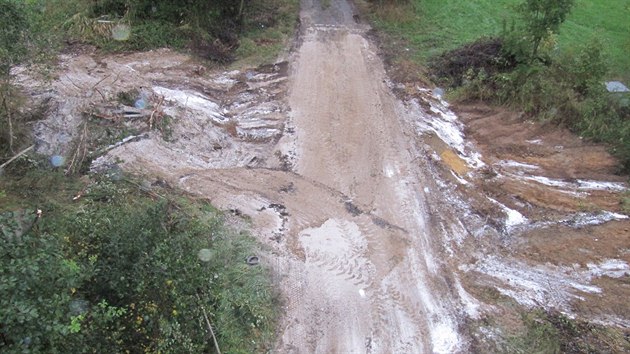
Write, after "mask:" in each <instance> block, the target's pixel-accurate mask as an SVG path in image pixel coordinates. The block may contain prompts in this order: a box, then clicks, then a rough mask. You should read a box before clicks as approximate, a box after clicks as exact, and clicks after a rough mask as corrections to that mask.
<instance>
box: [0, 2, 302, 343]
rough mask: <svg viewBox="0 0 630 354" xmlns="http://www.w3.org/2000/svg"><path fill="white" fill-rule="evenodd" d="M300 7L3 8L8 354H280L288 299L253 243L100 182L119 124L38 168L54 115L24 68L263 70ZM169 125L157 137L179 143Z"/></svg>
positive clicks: (183, 198) (0, 305) (205, 217)
mask: <svg viewBox="0 0 630 354" xmlns="http://www.w3.org/2000/svg"><path fill="white" fill-rule="evenodd" d="M297 5H298V2H297V1H296V0H244V1H212V2H208V1H186V2H183V1H182V2H180V1H161V0H156V1H149V0H96V1H92V0H72V1H61V0H45V1H44V0H24V1H19V0H0V22H1V23H2V24H3V25H2V28H0V127H1V129H0V165H1V166H0V253H1V254H0V352H9V353H18V352H20V353H22V352H29V353H55V352H68V353H74V352H95V353H97V352H134V353H135V352H163V353H210V352H218V350H219V348H220V349H221V351H223V352H226V353H253V352H266V351H268V350H269V349H270V345H271V343H272V342H273V332H274V329H275V318H276V317H275V316H276V309H277V304H276V301H277V297H276V295H275V293H274V291H273V288H272V284H271V282H270V275H269V273H268V270H267V269H266V268H265V267H263V266H260V265H250V264H248V263H247V259H248V257H250V256H258V255H259V254H260V253H261V252H263V251H261V249H260V247H259V245H258V244H257V243H256V242H255V240H254V239H253V238H252V237H251V236H250V235H248V234H247V233H245V232H236V231H233V230H231V229H230V228H229V227H228V226H226V225H225V223H224V217H223V215H222V214H221V213H220V212H219V211H217V210H216V209H214V208H213V207H212V206H211V205H209V204H208V203H207V202H205V201H198V200H194V199H192V198H190V197H189V196H187V195H184V194H182V193H181V192H179V191H177V190H174V189H172V188H170V187H169V186H168V185H167V184H165V183H162V184H159V185H150V184H149V183H148V182H145V181H143V180H142V179H139V178H138V177H133V176H128V175H126V174H124V173H123V172H122V171H121V170H120V169H119V168H118V167H117V166H115V165H114V166H110V167H111V168H109V169H106V170H103V171H100V172H94V171H92V172H90V171H89V166H90V161H91V160H92V159H94V158H96V157H98V153H99V151H101V153H102V152H103V151H105V149H103V147H105V146H107V145H108V144H110V143H111V142H112V139H115V138H116V137H119V136H123V135H125V133H127V132H126V131H125V129H129V128H128V127H125V126H123V125H120V124H114V123H111V124H106V125H104V124H105V123H102V122H101V123H99V122H95V121H94V120H91V119H89V117H86V121H85V123H84V125H83V130H84V133H83V134H80V135H81V139H80V141H77V142H75V143H74V145H75V150H76V152H75V154H74V155H73V156H67V157H60V156H55V157H53V158H52V159H51V158H50V157H43V156H38V155H37V154H35V153H34V150H35V149H34V142H33V137H32V134H31V129H32V123H33V122H34V121H37V120H40V119H42V118H45V112H46V106H45V102H44V104H43V105H42V106H41V107H31V106H29V105H28V104H27V102H28V101H27V98H26V97H23V94H22V93H21V92H20V91H19V89H17V88H16V87H15V86H14V85H12V79H13V77H12V70H13V69H15V68H17V67H25V66H28V65H31V64H36V66H37V67H38V68H39V69H43V74H44V75H46V74H47V73H46V68H48V69H50V68H53V67H54V64H55V57H56V56H57V55H58V54H59V52H60V51H62V50H70V51H72V50H73V49H74V48H77V46H78V47H82V46H83V45H89V46H91V48H93V49H95V50H100V51H101V52H103V53H106V52H127V51H134V50H149V49H153V48H158V47H165V46H166V47H171V48H174V49H176V50H182V51H187V52H191V53H193V54H195V55H197V56H198V57H200V58H201V59H200V61H201V62H202V63H204V64H206V65H209V66H212V65H225V64H228V63H232V62H234V61H235V60H241V61H242V62H244V63H246V64H245V65H249V64H251V65H258V64H260V63H264V62H268V61H271V60H273V59H274V58H275V57H276V56H277V54H278V53H279V51H280V50H281V49H282V48H284V47H285V46H286V42H287V40H288V39H289V38H290V37H291V36H292V33H293V28H294V25H295V23H296V19H297ZM127 96H129V93H125V92H121V93H120V95H119V100H121V102H122V101H124V99H125V98H126V97H127ZM162 118H163V119H161V120H160V121H159V122H157V123H159V124H157V123H156V124H155V129H158V130H159V131H160V133H161V135H162V137H163V138H164V139H168V138H169V129H170V128H169V119H168V118H169V117H167V116H165V117H162ZM88 151H89V153H88ZM64 158H65V159H67V161H68V163H67V164H65V165H64V164H60V163H58V162H59V161H54V160H55V159H64ZM70 160H72V161H70ZM70 162H71V163H70ZM59 165H61V166H59Z"/></svg>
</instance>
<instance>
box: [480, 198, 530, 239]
mask: <svg viewBox="0 0 630 354" xmlns="http://www.w3.org/2000/svg"><path fill="white" fill-rule="evenodd" d="M487 198H488V200H490V201H491V202H492V203H493V204H496V205H498V206H499V207H500V208H501V210H503V212H504V213H505V215H506V219H505V227H506V228H507V229H508V231H509V230H510V229H512V228H514V227H515V226H518V225H523V224H527V222H528V220H527V218H526V217H525V216H523V214H521V213H519V212H518V211H516V210H514V209H510V208H508V207H507V206H505V205H503V204H501V203H499V202H498V201H496V200H495V199H492V198H490V197H487Z"/></svg>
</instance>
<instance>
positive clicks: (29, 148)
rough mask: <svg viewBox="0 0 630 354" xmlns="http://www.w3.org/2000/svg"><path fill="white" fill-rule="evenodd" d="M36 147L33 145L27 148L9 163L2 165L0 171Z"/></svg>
mask: <svg viewBox="0 0 630 354" xmlns="http://www.w3.org/2000/svg"><path fill="white" fill-rule="evenodd" d="M34 147H35V145H31V146H29V147H27V148H26V149H24V150H22V151H20V153H19V154H17V155H15V156H13V157H12V158H11V159H10V160H9V161H7V162H5V163H3V164H2V165H0V170H1V169H3V168H4V167H5V166H7V165H8V164H10V163H11V162H13V161H15V159H17V158H18V157H20V156H22V155H24V154H26V153H27V152H29V151H31V150H32V149H33V148H34Z"/></svg>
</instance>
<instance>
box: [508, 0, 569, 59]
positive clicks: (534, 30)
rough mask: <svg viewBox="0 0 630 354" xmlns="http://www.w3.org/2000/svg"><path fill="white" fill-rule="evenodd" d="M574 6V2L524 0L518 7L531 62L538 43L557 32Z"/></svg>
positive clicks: (566, 0)
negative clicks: (523, 24)
mask: <svg viewBox="0 0 630 354" xmlns="http://www.w3.org/2000/svg"><path fill="white" fill-rule="evenodd" d="M574 4H575V0H525V1H524V2H523V3H521V4H520V5H519V6H518V12H519V14H520V16H521V19H522V20H523V22H524V23H525V30H526V32H527V37H528V40H529V42H530V44H531V59H532V60H533V59H535V58H536V57H537V55H538V48H539V47H540V43H541V42H542V41H543V39H545V38H547V37H548V36H549V35H550V34H551V33H556V32H557V31H558V29H559V27H560V25H561V24H562V23H563V22H564V21H565V20H566V18H567V16H568V15H569V13H570V12H571V9H572V8H573V5H574Z"/></svg>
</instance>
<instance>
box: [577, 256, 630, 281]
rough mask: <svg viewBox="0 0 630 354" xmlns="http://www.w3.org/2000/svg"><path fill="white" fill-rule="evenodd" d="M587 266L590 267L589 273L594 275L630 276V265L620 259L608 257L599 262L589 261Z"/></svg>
mask: <svg viewBox="0 0 630 354" xmlns="http://www.w3.org/2000/svg"><path fill="white" fill-rule="evenodd" d="M586 267H587V268H588V273H590V275H592V276H593V277H603V276H607V277H611V278H621V277H623V276H630V266H629V265H628V263H626V262H624V261H622V260H620V259H606V260H603V261H602V262H600V263H599V264H595V263H588V264H586Z"/></svg>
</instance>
